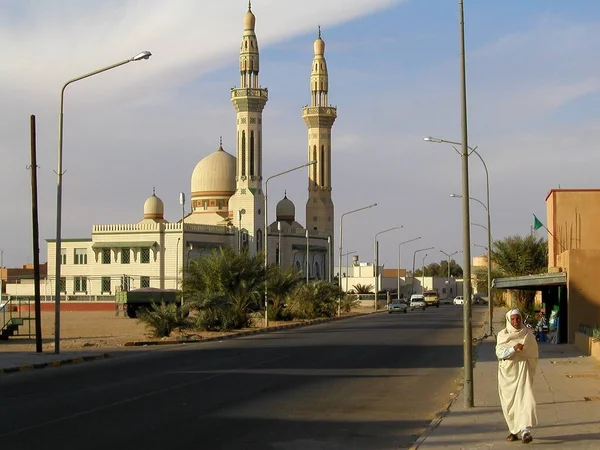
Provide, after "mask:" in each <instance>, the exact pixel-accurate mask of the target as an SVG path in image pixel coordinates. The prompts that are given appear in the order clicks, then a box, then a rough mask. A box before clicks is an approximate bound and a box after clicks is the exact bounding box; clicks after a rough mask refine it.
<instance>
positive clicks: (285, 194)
mask: <svg viewBox="0 0 600 450" xmlns="http://www.w3.org/2000/svg"><path fill="white" fill-rule="evenodd" d="M283 196H284V197H285V198H287V189H286V190H285V191H283Z"/></svg>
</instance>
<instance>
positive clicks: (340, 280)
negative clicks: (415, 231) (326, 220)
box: [338, 203, 377, 316]
mask: <svg viewBox="0 0 600 450" xmlns="http://www.w3.org/2000/svg"><path fill="white" fill-rule="evenodd" d="M375 206H377V203H373V204H372V205H369V206H363V207H362V208H358V209H353V210H352V211H348V212H345V213H344V214H342V215H341V216H340V261H339V265H338V271H339V275H338V283H339V285H340V291H341V290H342V249H343V247H344V234H343V233H344V217H345V216H347V215H348V214H354V213H357V212H359V211H364V210H365V209H369V208H374V207H375ZM341 315H342V298H341V297H340V298H339V299H338V316H341Z"/></svg>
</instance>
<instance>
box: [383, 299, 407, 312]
mask: <svg viewBox="0 0 600 450" xmlns="http://www.w3.org/2000/svg"><path fill="white" fill-rule="evenodd" d="M407 310H408V305H407V304H406V302H405V301H402V300H393V301H392V302H390V304H389V305H388V313H390V314H391V313H394V312H402V313H406V311H407Z"/></svg>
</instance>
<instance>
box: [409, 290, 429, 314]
mask: <svg viewBox="0 0 600 450" xmlns="http://www.w3.org/2000/svg"><path fill="white" fill-rule="evenodd" d="M409 307H410V309H411V311H414V310H415V309H422V310H423V311H425V308H427V304H426V303H425V298H424V297H423V296H422V295H420V294H413V295H411V296H410V305H409Z"/></svg>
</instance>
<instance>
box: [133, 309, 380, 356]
mask: <svg viewBox="0 0 600 450" xmlns="http://www.w3.org/2000/svg"><path fill="white" fill-rule="evenodd" d="M382 312H386V310H381V311H373V312H368V313H355V314H348V315H346V316H341V317H337V316H336V317H326V318H320V319H312V320H307V321H305V322H292V323H286V324H282V325H277V326H273V327H268V328H257V329H255V330H245V331H238V332H232V333H230V334H226V335H223V336H213V337H208V338H203V339H180V340H177V341H130V342H125V344H123V347H144V346H153V345H178V344H198V343H201V342H213V341H224V340H227V339H234V338H239V337H243V336H251V335H253V334H264V333H271V332H274V331H281V330H286V329H288V328H298V327H304V326H309V325H317V324H319V323H326V322H334V321H336V320H344V319H350V318H352V317H360V316H368V315H371V314H377V313H382Z"/></svg>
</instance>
